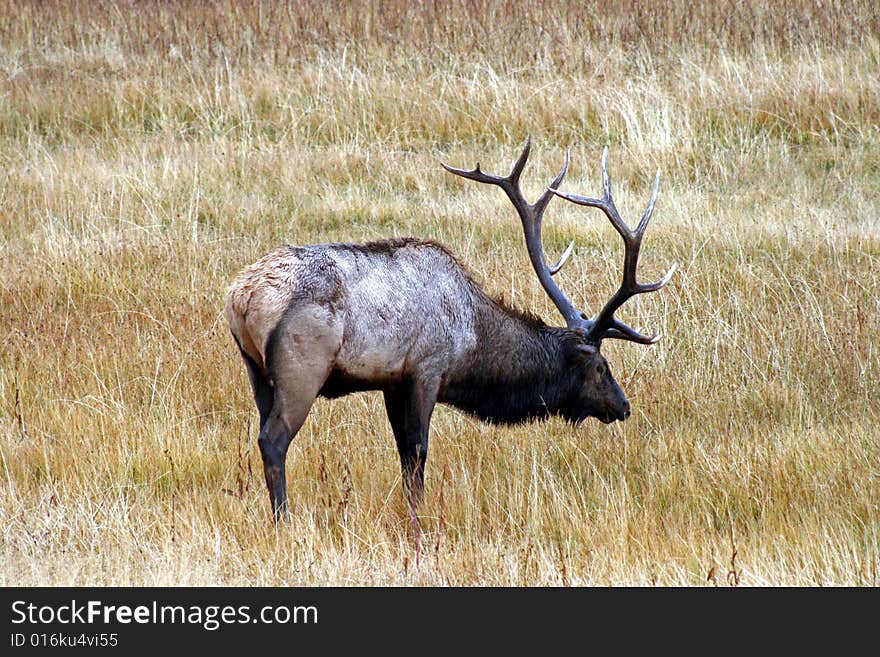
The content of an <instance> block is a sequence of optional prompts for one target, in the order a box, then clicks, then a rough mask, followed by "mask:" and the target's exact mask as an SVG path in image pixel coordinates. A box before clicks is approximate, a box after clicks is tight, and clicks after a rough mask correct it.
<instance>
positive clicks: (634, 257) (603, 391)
mask: <svg viewBox="0 0 880 657" xmlns="http://www.w3.org/2000/svg"><path fill="white" fill-rule="evenodd" d="M530 149H531V139H530V138H529V139H527V140H526V144H525V147H524V148H523V151H522V153H521V154H520V156H519V158H518V159H517V161H516V163H515V164H514V165H513V169H512V170H511V172H510V173H509V174H508V175H507V176H497V175H493V174H488V173H485V172H483V171H481V170H480V165H479V163H478V164H477V166H476V167H475V168H473V169H471V170H466V169H456V168H453V167H450V166H447V165H446V164H443V167H444V168H445V169H446V170H447V171H449V172H450V173H454V174H456V175H459V176H462V177H464V178H468V179H469V180H475V181H477V182H481V183H487V184H492V185H498V186H499V187H501V189H503V190H504V192H505V193H506V194H507V197H508V198H509V199H510V201H511V202H512V203H513V206H514V208H516V211H517V214H519V218H520V221H521V222H522V227H523V233H524V235H525V241H526V249H527V250H528V254H529V260H530V261H531V263H532V267H533V268H534V270H535V274H537V276H538V280H539V281H540V283H541V286H542V287H543V288H544V291H545V292H547V295H548V296H549V297H550V299H551V300H552V301H553V303H554V305H555V306H556V308H557V309H558V310H559V312H560V313H561V314H562V316H563V317H564V318H565V322H566V326H567V329H568V332H569V333H570V336H569V337H572V338H573V340H571V341H570V342H571V344H573V347H572V353H571V356H570V363H571V367H572V368H576V370H577V371H578V375H579V376H578V378H579V380H580V381H581V387H580V392H579V394H578V395H576V398H575V400H574V401H573V403H572V408H571V409H568V411H567V412H566V413H565V415H566V416H568V417H570V418H571V419H574V420H576V421H580V420H583V419H585V418H587V417H596V418H598V419H599V420H601V421H602V422H605V423H609V422H613V421H614V420H625V419H626V418H628V417H629V416H630V405H629V401H628V400H627V398H626V395H625V394H624V393H623V390H622V389H621V388H620V385H619V384H618V383H617V381H616V380H615V379H614V376H613V375H612V374H611V368H610V367H609V366H608V362H607V361H606V360H605V358H604V356H602V354H601V353H600V348H601V345H602V341H603V340H604V339H606V338H617V339H620V340H630V341H632V342H638V343H640V344H654V343H655V342H657V341H658V340H659V339H660V336H659V335H658V334H656V333H655V334H653V335H650V336H649V335H644V334H642V333H639V332H638V331H636V330H635V329H634V328H632V327H630V326H628V325H627V324H625V323H624V322H622V321H620V320H619V319H617V318H615V317H614V313H615V311H616V310H617V309H618V308H620V306H622V305H623V304H624V303H625V302H626V301H627V300H628V299H629V298H630V297H633V296H635V295H636V294H643V293H645V292H654V291H655V290H659V289H660V288H661V287H663V286H664V285H666V283H667V282H669V279H670V278H671V277H672V274H673V272H674V271H675V266H674V265H673V266H672V268H671V269H670V270H669V271H668V272H667V274H666V275H665V276H664V277H663V278H661V279H660V280H658V281H656V282H654V283H638V282H637V281H636V265H637V263H638V258H639V249H640V247H641V242H642V237H643V236H644V234H645V229H646V228H647V227H648V222H649V221H650V219H651V213H652V212H653V211H654V203H655V201H656V200H657V194H658V192H659V189H660V172H659V171H658V172H657V176H656V178H655V179H654V189H653V192H652V194H651V200H650V201H649V202H648V207H647V208H646V209H645V212H644V214H643V215H642V219H641V221H639V224H638V226H637V227H636V229H635V230H630V228H629V226H627V225H626V223H624V221H623V219H621V217H620V213H619V212H618V211H617V207H616V206H615V205H614V200H613V199H612V197H611V178H610V177H609V175H608V147H607V146H606V147H605V149H604V151H603V153H602V181H603V195H602V198H600V199H597V198H590V197H586V196H579V195H577V194H566V193H563V192H560V191H558V187H559V184H560V183H561V182H562V179H563V178H564V177H565V174H566V173H567V172H568V165H569V161H570V158H569V153H568V151H566V153H565V164H564V165H563V167H562V170H561V171H560V172H559V174H558V175H557V176H556V178H555V179H554V180H553V182H551V183H550V186H549V187H548V188H547V189H546V190H545V191H544V193H543V194H542V195H541V196H540V198H539V199H538V200H537V201H536V202H535V203H534V204H531V203H529V202H528V201H526V199H525V197H524V196H523V193H522V190H521V189H520V185H519V179H520V175H521V174H522V171H523V169H524V168H525V165H526V161H527V160H528V157H529V152H530ZM554 194H555V195H557V196H561V197H562V198H564V199H567V200H569V201H571V202H573V203H577V204H578V205H585V206H588V207H594V208H599V209H600V210H602V212H604V213H605V215H606V216H607V217H608V219H609V220H610V221H611V224H612V225H613V226H614V228H615V230H617V232H618V233H620V236H621V237H622V238H623V243H624V258H623V280H622V282H621V284H620V287H619V288H618V289H617V291H616V292H615V293H614V295H613V296H612V297H611V298H610V299H609V300H608V302H607V303H606V304H605V306H604V307H603V308H602V310H600V311H599V313H598V314H597V315H596V316H594V317H592V318H589V317H588V316H587V314H586V313H584V312H581V311H580V310H578V309H577V308H575V306H574V304H573V303H572V302H571V301H570V300H569V299H568V297H566V296H565V294H563V292H562V290H560V289H559V286H558V285H556V282H555V281H554V280H553V276H554V275H555V274H556V273H557V272H559V270H560V269H562V267H563V265H565V263H566V261H567V260H568V258H569V256H570V255H571V252H572V248H573V246H574V241H572V242H571V243H570V244H569V245H568V248H566V250H565V252H564V253H563V254H562V256H561V257H560V259H559V261H558V262H556V264H554V265H552V266H548V265H547V263H546V261H545V259H544V248H543V245H542V242H541V221H542V219H543V216H544V211H545V210H546V209H547V205H548V203H549V202H550V200H551V199H552V197H553V195H554Z"/></svg>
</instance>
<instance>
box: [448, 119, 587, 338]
mask: <svg viewBox="0 0 880 657" xmlns="http://www.w3.org/2000/svg"><path fill="white" fill-rule="evenodd" d="M531 147H532V139H531V136H529V137H527V138H526V143H525V147H524V148H523V150H522V153H520V156H519V157H518V158H517V160H516V162H515V163H514V165H513V168H512V169H511V171H510V173H509V174H508V175H507V176H497V175H493V174H488V173H484V172H483V171H481V170H480V165H479V164H477V166H476V168H474V169H471V170H467V169H457V168H455V167H450V166H448V165H446V164H443V163H442V162H441V164H442V165H443V168H444V169H446V170H447V171H449V172H450V173H454V174H456V175H459V176H462V177H464V178H468V179H469V180H476V181H477V182H482V183H489V184H493V185H498V186H499V187H501V189H503V190H504V192H505V193H506V194H507V197H508V198H509V199H510V201H511V203H513V206H514V207H515V208H516V211H517V214H518V215H519V218H520V221H521V222H522V227H523V234H524V235H525V241H526V249H527V251H528V253H529V260H530V261H531V263H532V268H533V269H534V270H535V273H536V274H537V276H538V280H539V281H540V282H541V286H542V287H543V288H544V291H545V292H547V295H548V296H549V297H550V299H551V300H552V301H553V303H554V304H555V305H556V308H557V309H558V310H559V312H560V313H562V316H563V317H565V320H566V322H567V323H568V324H569V325H571V324H572V322H574V321H577V318H579V317H580V312H579V311H578V310H577V309H576V308H575V307H574V304H572V303H571V301H569V299H568V297H566V296H565V294H563V292H562V290H560V289H559V286H557V285H556V282H555V281H554V280H553V274H555V273H556V272H558V271H559V270H560V269H561V268H562V266H563V265H564V264H565V262H566V260H568V258H569V256H570V255H571V250H572V245H569V247H568V248H567V249H566V251H565V253H563V255H562V257H561V258H560V259H559V261H558V262H557V263H556V264H555V265H553V267H548V266H547V263H546V261H545V259H544V247H543V245H542V243H541V221H542V220H543V217H544V210H546V209H547V204H548V203H549V202H550V200H551V199H552V198H553V193H554V190H555V189H556V188H557V187H558V186H559V184H560V183H561V182H562V180H563V178H565V174H566V173H568V166H569V163H570V162H571V155H570V152H569V151H568V150H566V151H565V164H564V165H563V166H562V170H561V171H560V172H559V174H558V175H557V176H556V178H554V180H553V182H551V183H550V187H549V188H548V189H547V190H545V191H544V193H543V194H541V196H540V197H539V198H538V200H537V201H535V203H534V204H531V203H529V202H528V201H526V199H525V196H523V193H522V190H521V189H520V186H519V179H520V176H521V175H522V172H523V169H525V166H526V161H527V160H528V159H529V153H530V152H531Z"/></svg>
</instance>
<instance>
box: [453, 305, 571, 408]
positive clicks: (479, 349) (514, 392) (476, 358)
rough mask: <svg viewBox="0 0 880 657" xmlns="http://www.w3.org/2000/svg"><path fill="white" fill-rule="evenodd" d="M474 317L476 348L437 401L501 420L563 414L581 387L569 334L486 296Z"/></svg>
mask: <svg viewBox="0 0 880 657" xmlns="http://www.w3.org/2000/svg"><path fill="white" fill-rule="evenodd" d="M476 319H477V322H476V327H475V328H476V332H477V346H476V348H475V349H474V351H473V352H472V353H471V354H469V356H468V357H467V359H466V360H465V361H464V362H461V363H459V364H458V367H456V368H455V369H456V372H455V373H454V375H453V376H452V377H450V379H449V380H447V381H446V385H444V386H443V387H442V389H441V390H440V398H439V400H438V401H440V402H443V403H447V404H450V405H452V406H455V407H456V408H459V409H461V410H463V411H466V412H468V413H471V414H472V415H475V416H477V417H478V418H480V419H481V420H485V421H487V422H493V423H501V424H515V423H518V422H524V421H526V420H530V419H542V418H546V417H548V416H550V415H562V416H565V417H568V416H569V413H567V412H566V411H567V410H568V409H569V408H571V406H572V402H573V400H574V398H575V397H576V396H577V392H578V390H579V387H580V385H581V382H580V380H579V377H578V375H577V371H576V368H575V367H574V366H573V364H572V358H571V356H570V354H571V353H572V351H573V348H572V340H573V336H572V335H571V334H570V332H569V331H568V330H567V329H561V328H552V327H548V326H546V325H545V324H544V322H542V321H541V320H540V319H538V318H537V317H535V316H533V315H530V314H528V313H523V312H521V311H519V310H517V309H514V308H510V307H509V306H507V305H506V304H505V303H504V302H503V301H500V300H496V299H489V298H486V299H485V303H482V304H479V308H478V313H477V318H476ZM569 419H572V420H574V419H575V418H569Z"/></svg>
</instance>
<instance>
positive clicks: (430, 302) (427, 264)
mask: <svg viewBox="0 0 880 657" xmlns="http://www.w3.org/2000/svg"><path fill="white" fill-rule="evenodd" d="M530 146H531V141H530V140H527V141H526V144H525V147H524V149H523V151H522V153H521V154H520V156H519V159H517V161H516V163H515V164H514V166H513V169H512V170H511V172H510V174H509V175H507V176H504V177H502V176H496V175H491V174H488V173H484V172H483V171H481V170H480V166H479V164H478V165H477V166H476V168H474V169H472V170H464V169H456V168H453V167H449V166H447V165H445V164H443V167H444V168H445V169H446V170H447V171H449V172H451V173H454V174H456V175H459V176H462V177H464V178H467V179H469V180H474V181H476V182H480V183H488V184H492V185H498V186H499V187H501V189H503V190H504V192H505V193H506V194H507V196H508V198H509V199H510V201H511V202H512V203H513V206H514V208H515V209H516V211H517V214H518V215H519V218H520V221H521V222H522V228H523V232H524V234H525V243H526V248H527V250H528V255H529V259H530V260H531V263H532V267H533V268H534V270H535V273H536V274H537V276H538V280H539V281H540V282H541V285H542V286H543V288H544V290H545V291H546V292H547V294H548V295H549V296H550V299H551V300H552V301H553V303H554V304H555V305H556V307H557V308H558V309H559V312H560V313H561V314H562V316H563V317H564V318H565V324H566V325H565V326H564V327H557V326H548V325H546V324H545V323H544V322H543V321H541V320H540V319H538V318H537V317H534V316H533V315H531V314H529V313H526V312H523V311H520V310H517V309H515V308H511V307H509V306H508V305H506V304H505V303H504V302H502V301H500V300H498V299H496V298H493V297H492V296H490V295H488V294H487V293H486V292H485V291H484V290H483V289H482V288H481V287H480V285H479V284H478V283H477V282H476V281H475V280H474V278H473V277H472V276H471V274H470V273H468V271H467V269H466V268H465V267H464V266H463V265H462V263H461V262H460V261H459V260H458V259H457V258H456V257H455V255H453V254H452V253H451V252H450V251H449V250H447V249H446V248H445V247H443V246H442V245H440V244H438V243H436V242H433V241H430V240H424V239H418V238H410V237H408V238H395V239H387V240H381V241H376V242H369V243H367V244H341V243H334V244H317V245H310V246H282V247H280V248H278V249H277V250H275V251H273V252H271V253H269V254H267V255H265V256H264V257H262V258H260V259H259V260H257V261H256V262H255V263H254V264H252V265H251V266H249V267H247V268H246V269H244V270H243V271H242V272H241V273H240V274H239V275H238V277H237V278H236V279H235V281H234V282H233V283H232V285H231V286H230V288H229V290H228V292H227V296H226V316H227V319H228V321H229V326H230V329H231V331H232V335H233V336H234V338H235V341H236V343H237V344H238V347H239V349H240V351H241V355H242V357H243V358H244V362H245V364H246V367H247V371H248V375H249V377H250V382H251V386H252V388H253V394H254V399H255V401H256V405H257V409H258V411H259V416H260V434H259V446H260V453H261V455H262V458H263V466H264V470H265V475H266V484H267V486H268V489H269V498H270V500H271V504H272V510H273V512H274V516H275V519H276V520H277V519H278V518H279V516H281V515H282V514H283V513H284V512H286V510H287V508H288V506H287V492H286V479H285V458H286V455H287V449H288V446H289V445H290V441H291V440H292V438H293V437H294V436H295V435H296V434H297V432H298V431H299V430H300V428H301V427H302V425H303V422H304V421H305V419H306V416H307V415H308V413H309V409H311V407H312V404H313V403H314V401H315V399H316V398H317V397H318V396H323V397H327V398H336V397H341V396H343V395H347V394H350V393H353V392H359V391H364V390H381V391H382V392H383V394H384V396H385V409H386V411H387V413H388V420H389V421H390V423H391V429H392V431H393V433H394V438H395V440H396V442H397V449H398V451H399V453H400V464H401V468H402V481H403V488H404V494H405V496H406V499H407V502H408V509H409V513H410V517H411V519H412V520H413V526H414V529H415V530H416V535H418V525H417V522H416V520H415V517H416V516H415V512H416V507H417V504H418V502H419V500H420V499H421V496H422V492H423V487H424V468H425V461H426V458H427V455H428V427H429V424H430V421H431V414H432V412H433V410H434V406H435V405H436V404H437V403H438V402H439V403H443V404H449V405H451V406H454V407H456V408H459V409H461V410H463V411H465V412H467V413H470V414H472V415H474V416H476V417H478V418H480V419H481V420H485V421H487V422H493V423H505V424H515V423H519V422H525V421H528V420H532V419H539V418H547V417H549V416H551V415H558V416H561V417H563V418H565V419H566V420H568V421H570V422H573V423H579V422H582V421H583V420H585V419H586V418H588V417H595V418H598V419H599V420H601V421H602V422H605V423H610V422H613V421H615V420H625V419H626V418H628V417H629V415H630V405H629V402H628V401H627V398H626V395H624V393H623V390H621V388H620V386H619V385H618V383H617V381H615V379H614V377H613V376H612V374H611V369H610V368H609V366H608V363H607V361H606V360H605V358H604V357H603V356H602V355H601V353H600V347H601V344H602V341H603V340H604V339H606V338H618V339H622V340H631V341H633V342H638V343H641V344H652V343H654V342H656V341H657V340H658V339H659V336H658V335H656V334H655V335H651V336H648V335H643V334H642V333H639V332H638V331H636V330H635V329H633V328H631V327H630V326H628V325H626V324H624V323H623V322H622V321H620V320H619V319H616V318H615V317H614V313H615V311H616V310H617V309H618V308H619V307H620V306H621V305H622V304H623V303H624V302H626V301H627V300H628V299H629V298H630V297H632V296H633V295H636V294H641V293H644V292H653V291H654V290H658V289H660V288H661V287H663V285H665V284H666V283H667V281H668V280H669V278H670V277H671V275H672V273H673V271H674V269H675V267H674V266H673V268H672V269H670V270H669V272H668V273H667V274H666V275H665V276H664V277H663V278H662V279H660V280H659V281H657V282H655V283H649V284H641V283H638V282H637V281H636V265H637V262H638V257H639V247H640V245H641V240H642V236H643V235H644V233H645V229H646V228H647V226H648V221H649V219H650V218H651V212H652V211H653V208H654V202H655V201H656V199H657V193H658V189H659V181H660V174H659V172H658V173H657V177H656V178H655V180H654V188H653V193H652V195H651V200H650V202H649V203H648V207H647V209H646V210H645V213H644V215H643V216H642V219H641V221H640V222H639V224H638V226H637V228H636V229H635V230H630V228H629V227H628V226H627V225H626V224H625V223H624V221H623V220H622V219H621V217H620V214H619V213H618V211H617V208H616V207H615V205H614V201H613V200H612V198H611V182H610V179H609V176H608V149H607V147H606V148H605V150H604V152H603V155H602V177H603V188H604V193H603V196H602V198H588V197H584V196H578V195H575V194H565V193H562V192H560V191H558V189H557V188H558V187H559V184H560V183H561V182H562V179H563V178H564V177H565V174H566V172H567V170H568V165H569V154H568V152H566V155H565V165H564V166H563V168H562V171H561V172H560V173H559V175H557V176H556V178H555V179H554V180H553V182H552V183H551V184H550V186H549V187H548V188H547V190H546V191H545V192H544V193H543V194H542V195H541V197H540V198H539V199H538V200H537V202H536V203H534V204H530V203H528V202H527V201H526V199H525V198H524V196H523V194H522V191H521V190H520V185H519V180H520V175H521V174H522V171H523V168H524V167H525V164H526V160H527V159H528V157H529V150H530ZM554 195H558V196H561V197H563V198H565V199H568V200H569V201H572V202H574V203H578V204H580V205H585V206H590V207H595V208H599V209H600V210H602V212H604V213H605V215H606V216H607V217H608V219H609V220H610V221H611V223H612V224H613V226H614V228H615V229H616V230H617V232H618V233H620V235H621V236H622V237H623V241H624V246H625V255H624V265H623V280H622V283H621V285H620V287H619V288H618V290H617V291H616V292H615V293H614V295H613V296H612V297H611V299H610V300H609V301H608V302H607V303H606V304H605V306H604V307H603V308H602V310H601V311H599V313H598V314H597V315H596V316H595V317H594V318H592V319H589V318H588V317H587V315H586V314H585V313H582V312H581V311H579V310H577V309H576V308H575V306H574V305H573V304H572V303H571V301H569V299H568V298H567V297H566V296H565V295H564V294H563V293H562V291H561V290H560V289H559V287H558V286H557V285H556V283H555V282H554V280H553V275H554V274H555V273H556V272H557V271H559V269H560V268H561V267H562V266H563V264H564V263H565V261H566V259H567V258H568V256H569V255H570V253H571V247H572V245H573V243H572V244H570V245H569V247H568V249H567V250H566V251H565V253H564V254H563V256H562V257H561V258H560V260H559V262H558V263H557V264H555V265H554V266H552V267H548V266H547V264H546V262H545V260H544V252H543V247H542V244H541V220H542V217H543V215H544V211H545V210H546V209H547V205H548V203H549V202H550V200H551V199H552V198H553V196H554Z"/></svg>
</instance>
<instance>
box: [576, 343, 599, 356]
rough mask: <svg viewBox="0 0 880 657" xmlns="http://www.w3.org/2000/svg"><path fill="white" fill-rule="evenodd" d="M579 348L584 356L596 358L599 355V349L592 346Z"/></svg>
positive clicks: (580, 346) (587, 345)
mask: <svg viewBox="0 0 880 657" xmlns="http://www.w3.org/2000/svg"><path fill="white" fill-rule="evenodd" d="M577 348H578V351H579V352H581V353H582V354H583V355H584V356H595V355H596V354H598V353H599V348H598V347H597V346H596V345H592V344H579V345H578V347H577Z"/></svg>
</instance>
